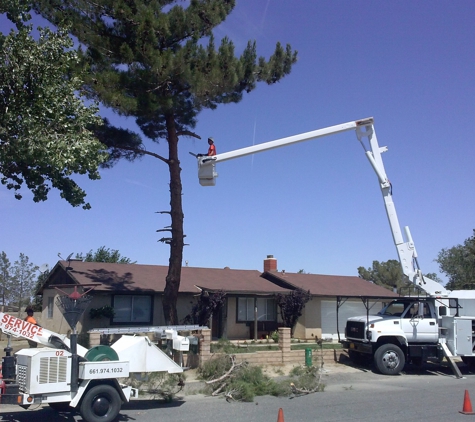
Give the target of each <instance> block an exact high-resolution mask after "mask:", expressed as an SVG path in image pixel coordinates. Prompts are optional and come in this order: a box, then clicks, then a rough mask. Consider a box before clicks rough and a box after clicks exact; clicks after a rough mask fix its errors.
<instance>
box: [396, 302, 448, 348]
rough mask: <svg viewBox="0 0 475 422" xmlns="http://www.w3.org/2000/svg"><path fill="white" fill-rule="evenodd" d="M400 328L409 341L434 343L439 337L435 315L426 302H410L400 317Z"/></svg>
mask: <svg viewBox="0 0 475 422" xmlns="http://www.w3.org/2000/svg"><path fill="white" fill-rule="evenodd" d="M419 307H421V312H419ZM401 328H402V331H403V332H404V334H405V335H406V338H407V341H408V342H410V343H425V342H428V343H436V342H437V340H438V337H439V332H438V326H437V321H436V318H435V315H434V313H433V312H432V310H431V308H430V306H429V303H427V302H413V303H411V304H410V306H408V307H407V309H406V310H405V311H404V313H403V315H402V317H401Z"/></svg>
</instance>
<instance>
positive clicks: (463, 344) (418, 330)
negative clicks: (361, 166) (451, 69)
mask: <svg viewBox="0 0 475 422" xmlns="http://www.w3.org/2000/svg"><path fill="white" fill-rule="evenodd" d="M345 131H355V133H356V137H357V139H358V141H359V142H360V144H361V145H362V146H363V149H364V153H365V156H366V158H367V159H368V162H369V163H370V165H371V167H372V168H373V170H374V172H375V174H376V177H377V179H378V183H379V186H380V189H381V193H382V195H383V200H384V206H385V210H386V214H387V217H388V220H389V225H390V229H391V233H392V237H393V241H394V244H395V246H396V250H397V254H398V257H399V262H400V265H401V268H402V272H403V274H404V276H406V277H407V279H408V281H409V282H410V283H411V285H412V286H414V287H415V290H416V292H417V296H416V297H401V298H399V299H397V300H392V299H394V297H392V298H389V297H388V298H385V300H387V301H388V302H390V303H388V304H387V305H386V306H384V308H383V309H382V310H381V311H380V312H378V314H377V315H369V311H370V307H371V306H370V301H369V298H365V297H360V298H361V299H362V300H363V303H364V304H365V306H366V309H367V314H366V315H365V316H361V317H353V318H350V319H349V320H348V321H347V324H346V330H345V332H346V333H345V339H344V340H342V341H341V342H342V344H343V346H344V348H347V349H348V352H349V355H350V357H351V358H352V359H355V360H359V359H361V358H362V357H364V356H366V357H371V358H372V359H373V361H374V363H375V366H376V368H377V369H378V370H379V371H380V372H381V373H383V374H387V375H394V374H399V373H400V372H401V371H402V369H403V368H404V365H405V363H406V362H408V361H412V362H414V363H421V362H423V361H427V360H436V361H440V360H442V359H443V358H444V357H445V358H447V360H448V361H449V364H450V365H451V367H452V369H453V371H454V373H455V375H456V376H457V377H461V373H460V371H459V369H458V367H457V365H456V364H455V362H454V360H453V358H454V357H455V356H459V357H461V359H462V360H463V361H464V362H465V363H467V364H468V365H470V366H473V367H474V368H475V352H474V350H475V291H447V290H446V289H445V288H444V286H442V285H441V284H439V283H438V282H436V281H434V280H431V279H430V278H428V277H425V276H423V274H422V272H421V270H420V268H419V264H418V260H417V257H418V256H417V252H416V248H415V245H414V241H413V239H412V236H411V233H410V230H409V227H405V229H404V233H403V231H402V230H401V227H400V225H399V221H398V217H397V214H396V209H395V206H394V202H393V198H392V187H391V183H390V182H389V179H388V177H387V175H386V171H385V169H384V164H383V160H382V153H384V152H386V151H387V150H388V149H387V147H380V146H379V144H378V141H377V138H376V132H375V129H374V121H373V118H367V119H362V120H356V121H352V122H348V123H343V124H340V125H336V126H331V127H328V128H324V129H319V130H316V131H313V132H307V133H303V134H300V135H295V136H291V137H287V138H283V139H278V140H275V141H270V142H266V143H263V144H258V145H254V146H250V147H247V148H242V149H238V150H235V151H230V152H226V153H223V154H218V155H216V156H212V157H207V156H205V157H199V156H198V157H197V161H198V178H199V182H200V184H201V185H202V186H214V185H215V184H216V177H217V176H218V174H217V172H216V164H217V163H219V162H221V161H226V160H230V159H233V158H238V157H243V156H246V155H249V154H254V153H258V152H262V151H267V150H270V149H274V148H278V147H283V146H287V145H292V144H295V143H297V142H303V141H308V140H313V139H317V138H320V137H323V136H327V135H332V134H336V133H341V132H345ZM404 235H405V236H404ZM346 299H347V298H341V297H339V298H337V305H338V307H339V306H340V305H341V303H342V302H343V303H344V301H345V300H346ZM380 299H383V298H380Z"/></svg>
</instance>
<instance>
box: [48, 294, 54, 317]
mask: <svg viewBox="0 0 475 422" xmlns="http://www.w3.org/2000/svg"><path fill="white" fill-rule="evenodd" d="M53 309H54V297H49V298H48V319H51V318H53Z"/></svg>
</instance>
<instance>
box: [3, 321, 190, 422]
mask: <svg viewBox="0 0 475 422" xmlns="http://www.w3.org/2000/svg"><path fill="white" fill-rule="evenodd" d="M157 328H163V329H164V330H163V332H162V335H163V336H164V338H166V339H167V340H168V341H170V342H172V343H173V348H174V349H178V350H181V351H186V350H188V346H189V339H188V338H187V337H183V336H178V335H177V332H176V330H175V329H174V328H173V327H157ZM185 328H187V329H194V328H196V326H188V327H185ZM0 330H2V331H3V332H4V333H6V334H8V335H11V336H14V337H20V338H24V339H27V340H29V341H32V342H35V343H38V344H39V345H42V346H44V347H38V348H29V349H23V350H20V351H18V352H16V353H15V355H12V348H11V347H10V342H9V346H7V348H6V349H5V352H6V356H4V357H3V359H2V379H1V380H0V381H1V382H0V403H2V404H16V405H20V406H21V407H23V408H28V407H29V406H30V405H33V404H36V405H40V404H48V405H50V406H51V407H52V408H54V409H57V410H74V409H76V410H79V412H80V413H81V416H82V418H83V419H84V420H85V421H86V422H110V421H113V420H115V419H116V417H117V415H118V413H119V411H120V408H121V405H122V403H124V402H127V401H129V399H130V398H131V397H137V396H138V390H137V389H134V388H132V387H130V386H127V385H125V384H122V383H120V382H119V380H118V379H120V378H127V377H129V375H130V374H132V373H144V372H145V373H147V372H168V373H180V372H183V368H182V367H181V366H180V365H178V364H177V363H175V362H174V361H173V360H172V359H171V358H170V357H169V356H168V355H167V354H166V353H164V352H163V351H162V350H160V348H158V347H157V346H156V345H155V344H154V343H153V342H151V341H150V340H149V339H148V337H144V336H130V335H129V336H127V335H124V336H122V337H121V338H120V339H119V340H118V341H116V342H115V343H114V344H112V346H110V347H109V346H104V345H100V346H95V347H92V348H91V349H89V350H88V349H86V348H84V347H82V346H80V345H78V344H73V338H71V341H70V339H68V338H67V337H66V336H65V335H61V334H57V333H54V332H52V331H49V330H47V329H45V328H43V327H40V326H38V325H34V324H31V323H29V322H27V321H24V320H22V319H20V318H17V317H15V316H13V315H9V314H6V313H1V312H0ZM75 357H77V359H75Z"/></svg>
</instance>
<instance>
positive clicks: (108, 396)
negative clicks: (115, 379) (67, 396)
mask: <svg viewBox="0 0 475 422" xmlns="http://www.w3.org/2000/svg"><path fill="white" fill-rule="evenodd" d="M121 405H122V400H121V399H120V396H119V393H118V392H117V390H116V389H115V388H114V387H112V386H110V385H107V384H104V385H96V386H95V387H92V388H91V389H90V390H89V391H88V392H87V393H86V395H85V396H84V398H83V400H82V403H81V407H80V413H81V416H82V417H83V419H84V420H85V421H86V422H112V421H113V420H114V419H115V418H116V417H117V415H118V414H119V411H120V407H121Z"/></svg>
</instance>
